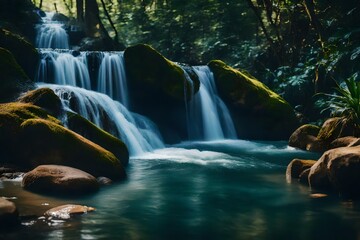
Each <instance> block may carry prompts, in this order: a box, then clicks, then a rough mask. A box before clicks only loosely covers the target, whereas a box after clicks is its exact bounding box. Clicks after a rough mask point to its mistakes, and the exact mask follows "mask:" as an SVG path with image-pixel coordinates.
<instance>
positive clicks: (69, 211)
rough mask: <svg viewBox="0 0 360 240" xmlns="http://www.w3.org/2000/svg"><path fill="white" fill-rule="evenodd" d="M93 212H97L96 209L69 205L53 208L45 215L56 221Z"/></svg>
mask: <svg viewBox="0 0 360 240" xmlns="http://www.w3.org/2000/svg"><path fill="white" fill-rule="evenodd" d="M92 211H95V208H93V207H88V206H82V205H74V204H67V205H62V206H58V207H55V208H52V209H50V210H48V211H46V212H45V214H44V215H45V216H47V217H51V218H55V219H62V220H66V219H69V218H71V217H72V216H74V215H81V214H85V213H88V212H92Z"/></svg>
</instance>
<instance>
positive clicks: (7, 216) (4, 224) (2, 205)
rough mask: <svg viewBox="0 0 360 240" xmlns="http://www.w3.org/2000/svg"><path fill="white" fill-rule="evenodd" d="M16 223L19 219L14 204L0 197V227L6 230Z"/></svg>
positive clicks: (16, 224) (18, 222)
mask: <svg viewBox="0 0 360 240" xmlns="http://www.w3.org/2000/svg"><path fill="white" fill-rule="evenodd" d="M18 225H20V220H19V213H18V211H17V208H16V206H15V204H14V203H13V202H10V201H8V200H6V199H4V198H2V197H0V229H2V230H6V229H8V228H13V227H15V226H18Z"/></svg>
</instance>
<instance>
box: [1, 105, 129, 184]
mask: <svg viewBox="0 0 360 240" xmlns="http://www.w3.org/2000/svg"><path fill="white" fill-rule="evenodd" d="M0 159H1V162H2V163H6V164H13V165H16V166H18V167H23V168H27V169H31V168H33V167H36V166H38V165H42V164H61V165H66V166H71V167H75V168H78V169H81V170H83V171H86V172H89V173H90V174H92V175H94V176H106V177H109V178H111V179H113V180H115V179H121V178H124V177H125V176H126V174H125V170H124V167H123V165H122V164H121V162H120V161H119V160H118V158H116V157H115V156H114V154H112V153H111V152H109V151H108V150H106V149H104V148H102V147H101V146H99V145H97V144H95V143H93V142H92V141H90V140H88V139H86V138H84V137H82V136H81V135H79V134H77V133H75V132H73V131H71V130H68V129H66V128H64V127H63V126H61V124H60V121H59V120H57V119H56V118H54V117H53V116H51V115H50V114H48V113H47V112H46V111H45V110H43V109H41V108H39V107H37V106H34V105H31V104H25V103H9V104H0Z"/></svg>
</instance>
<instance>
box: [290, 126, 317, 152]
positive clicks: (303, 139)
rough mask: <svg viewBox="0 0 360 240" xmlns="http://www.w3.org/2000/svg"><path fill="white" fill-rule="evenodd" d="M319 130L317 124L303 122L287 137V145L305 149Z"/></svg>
mask: <svg viewBox="0 0 360 240" xmlns="http://www.w3.org/2000/svg"><path fill="white" fill-rule="evenodd" d="M319 131H320V128H319V127H318V126H315V125H312V124H305V125H302V126H301V127H299V128H298V129H296V130H295V131H294V132H293V133H292V134H291V136H290V138H289V146H291V147H296V148H300V149H303V150H306V148H307V145H308V144H309V143H310V142H312V139H313V138H316V136H317V135H318V133H319Z"/></svg>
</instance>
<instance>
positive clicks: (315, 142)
mask: <svg viewBox="0 0 360 240" xmlns="http://www.w3.org/2000/svg"><path fill="white" fill-rule="evenodd" d="M328 149H329V147H328V145H327V144H326V143H325V142H324V141H322V140H320V139H318V138H317V137H313V136H308V143H307V144H306V148H305V150H307V151H310V152H325V151H326V150H328Z"/></svg>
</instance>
